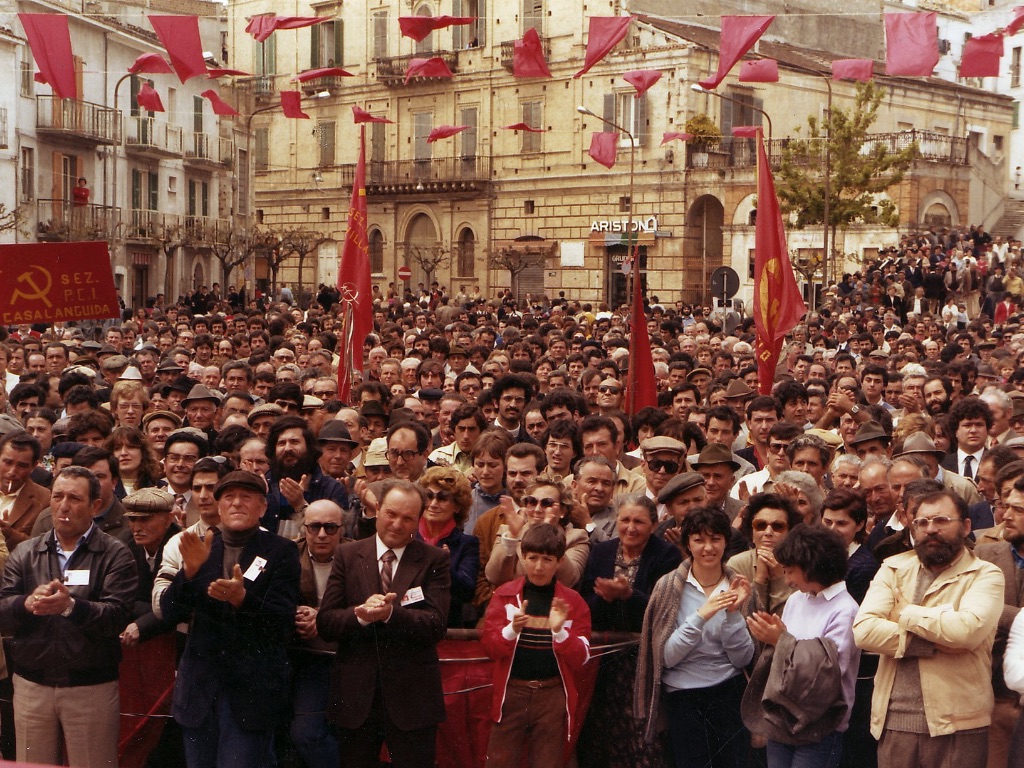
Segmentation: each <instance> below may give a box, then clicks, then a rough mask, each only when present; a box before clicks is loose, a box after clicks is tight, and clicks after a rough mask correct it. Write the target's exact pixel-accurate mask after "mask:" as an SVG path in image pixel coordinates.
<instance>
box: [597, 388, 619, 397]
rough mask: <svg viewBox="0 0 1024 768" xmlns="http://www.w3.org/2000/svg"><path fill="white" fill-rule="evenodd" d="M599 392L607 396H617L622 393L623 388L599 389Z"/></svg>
mask: <svg viewBox="0 0 1024 768" xmlns="http://www.w3.org/2000/svg"><path fill="white" fill-rule="evenodd" d="M597 391H598V392H600V393H602V394H605V395H609V394H610V395H617V394H619V392H621V391H622V388H621V387H607V386H606V387H598V388H597Z"/></svg>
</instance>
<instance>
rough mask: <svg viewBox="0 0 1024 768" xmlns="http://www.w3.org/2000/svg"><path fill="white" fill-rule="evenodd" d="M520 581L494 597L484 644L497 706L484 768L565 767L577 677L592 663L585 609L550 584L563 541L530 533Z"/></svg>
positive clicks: (539, 529)
mask: <svg viewBox="0 0 1024 768" xmlns="http://www.w3.org/2000/svg"><path fill="white" fill-rule="evenodd" d="M519 549H520V557H521V558H522V560H523V568H524V570H525V571H526V576H525V577H524V578H519V579H516V580H514V581H510V582H508V583H507V584H503V585H502V586H501V587H499V588H498V589H497V590H495V592H494V595H493V597H492V598H491V602H490V604H489V605H488V607H487V617H486V621H485V622H484V630H483V634H482V636H481V638H480V639H481V641H482V642H483V645H484V648H486V649H487V654H488V655H489V656H490V657H491V658H492V659H494V661H495V664H494V703H493V707H492V712H491V717H492V719H493V720H494V725H493V726H492V727H491V738H490V741H489V743H488V745H487V765H488V768H494V767H495V766H497V767H498V768H520V766H521V764H522V752H523V750H524V749H525V750H527V754H528V756H529V760H528V763H527V764H528V765H529V766H530V768H561V766H563V765H564V764H565V756H566V753H567V749H566V747H567V746H568V739H569V734H570V733H571V731H572V718H573V716H574V714H575V712H576V700H577V695H576V675H577V673H578V672H579V670H580V669H581V668H582V667H583V665H584V664H586V663H587V660H588V659H589V658H590V609H589V608H588V607H587V604H586V602H584V600H583V598H581V597H580V596H579V595H578V594H577V593H576V592H574V591H573V590H571V589H569V588H568V587H566V586H564V585H562V584H559V583H557V582H556V581H555V572H556V571H557V570H558V563H559V561H560V560H561V559H562V558H563V557H564V556H565V534H564V533H563V532H562V530H561V529H560V528H557V527H555V526H552V525H548V524H546V523H543V524H540V525H533V526H531V527H530V528H529V529H528V530H527V531H526V533H524V534H523V539H522V541H521V542H520V545H519Z"/></svg>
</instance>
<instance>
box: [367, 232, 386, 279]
mask: <svg viewBox="0 0 1024 768" xmlns="http://www.w3.org/2000/svg"><path fill="white" fill-rule="evenodd" d="M370 271H371V272H372V273H373V274H375V275H377V274H380V273H382V272H383V271H384V235H382V234H381V233H380V230H379V229H374V230H371V231H370Z"/></svg>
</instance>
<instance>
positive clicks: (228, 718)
mask: <svg viewBox="0 0 1024 768" xmlns="http://www.w3.org/2000/svg"><path fill="white" fill-rule="evenodd" d="M181 730H182V733H183V734H184V736H185V762H186V764H187V765H188V768H268V767H269V766H274V765H276V764H277V760H276V758H275V757H274V730H273V728H268V729H265V730H262V731H243V730H242V729H241V728H239V727H238V722H237V721H236V720H235V716H234V715H233V714H232V712H231V705H230V704H229V703H228V700H227V697H226V696H224V695H220V696H218V697H217V700H216V701H215V702H214V703H213V706H212V707H211V708H210V714H209V715H208V716H207V718H206V721H205V722H204V723H203V724H202V725H201V726H199V727H198V728H186V727H185V726H182V727H181Z"/></svg>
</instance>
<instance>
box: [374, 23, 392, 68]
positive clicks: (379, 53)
mask: <svg viewBox="0 0 1024 768" xmlns="http://www.w3.org/2000/svg"><path fill="white" fill-rule="evenodd" d="M387 57H388V12H387V11H378V12H377V13H375V14H373V58H374V59H376V60H378V61H379V60H380V59H386V58H387Z"/></svg>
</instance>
